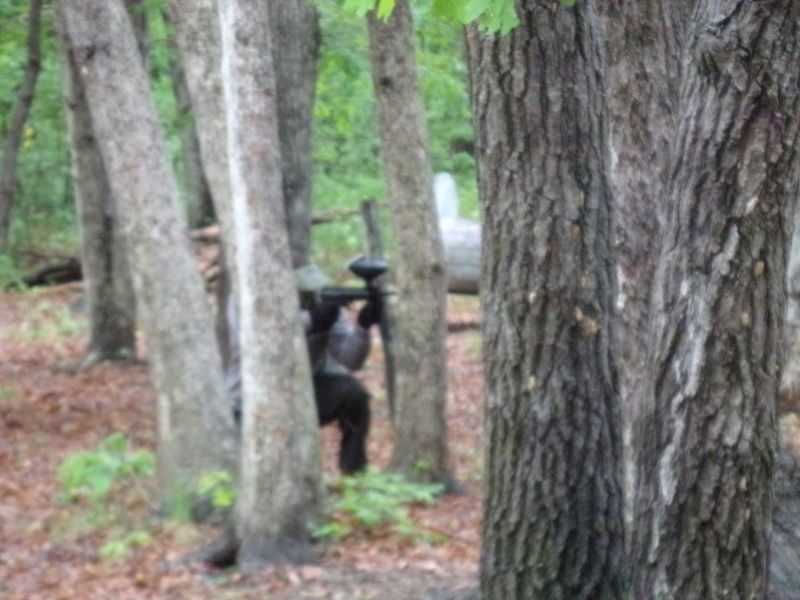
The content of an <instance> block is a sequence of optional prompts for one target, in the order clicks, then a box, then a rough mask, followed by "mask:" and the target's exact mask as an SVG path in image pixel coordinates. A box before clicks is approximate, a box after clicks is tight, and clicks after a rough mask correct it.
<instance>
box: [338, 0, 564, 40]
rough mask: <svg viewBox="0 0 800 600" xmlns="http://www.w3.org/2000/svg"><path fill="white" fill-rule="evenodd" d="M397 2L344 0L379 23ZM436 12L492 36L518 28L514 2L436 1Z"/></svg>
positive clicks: (483, 0)
mask: <svg viewBox="0 0 800 600" xmlns="http://www.w3.org/2000/svg"><path fill="white" fill-rule="evenodd" d="M576 2H577V0H561V4H563V5H564V6H574V5H575V4H576ZM394 3H395V0H344V6H345V8H346V9H348V10H350V11H353V12H354V13H355V14H357V15H359V16H363V15H364V14H365V13H367V12H368V11H370V10H373V9H374V10H375V12H376V14H377V15H378V18H379V19H388V18H389V16H390V15H391V14H392V9H394ZM433 9H434V12H435V13H436V14H437V15H438V16H441V17H445V18H447V19H451V20H453V21H457V22H459V23H471V22H472V21H479V22H480V24H481V27H482V28H483V29H484V30H486V31H488V32H491V33H495V32H499V33H501V34H502V35H505V34H506V33H508V32H509V31H511V30H512V29H514V27H516V26H517V25H518V24H519V19H518V18H517V13H516V10H515V9H514V0H434V2H433Z"/></svg>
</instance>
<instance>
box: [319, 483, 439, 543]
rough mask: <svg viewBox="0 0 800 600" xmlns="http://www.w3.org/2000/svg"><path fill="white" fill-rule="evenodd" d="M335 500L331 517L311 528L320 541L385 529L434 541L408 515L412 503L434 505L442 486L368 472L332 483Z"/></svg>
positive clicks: (433, 538) (407, 536) (434, 538)
mask: <svg viewBox="0 0 800 600" xmlns="http://www.w3.org/2000/svg"><path fill="white" fill-rule="evenodd" d="M333 488H334V490H335V492H336V496H337V497H336V500H335V501H334V503H333V510H332V516H331V518H330V519H329V520H328V521H326V522H325V523H321V524H317V525H314V526H313V527H312V534H313V535H314V536H315V537H317V538H320V539H329V540H330V539H333V540H338V539H342V538H345V537H347V536H349V535H351V534H353V533H356V532H359V531H360V532H365V533H376V532H377V531H379V530H386V529H388V530H389V531H391V532H392V533H396V534H398V535H401V536H403V537H406V538H409V539H412V540H423V541H437V540H436V536H433V535H431V534H430V533H427V532H425V531H424V530H422V529H421V528H420V527H418V526H417V525H416V524H415V523H414V522H413V521H412V520H411V517H410V516H409V514H408V508H409V506H411V505H414V504H433V502H434V501H435V500H436V496H437V495H438V494H440V493H441V492H442V491H443V489H444V487H443V486H441V485H439V484H429V483H415V482H412V481H409V480H407V479H406V478H405V477H404V476H403V475H402V474H400V473H381V472H379V471H376V470H374V469H368V470H367V471H365V472H364V473H360V474H357V475H348V476H342V477H340V478H338V479H337V480H336V482H334V484H333Z"/></svg>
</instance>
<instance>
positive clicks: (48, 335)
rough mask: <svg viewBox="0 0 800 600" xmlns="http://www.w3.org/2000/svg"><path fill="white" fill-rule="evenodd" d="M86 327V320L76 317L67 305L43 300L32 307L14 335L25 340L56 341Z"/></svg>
mask: <svg viewBox="0 0 800 600" xmlns="http://www.w3.org/2000/svg"><path fill="white" fill-rule="evenodd" d="M85 328H86V323H85V321H83V320H77V319H75V317H73V316H72V313H70V311H69V308H67V307H66V306H63V305H53V304H51V303H50V302H47V301H42V302H39V303H37V304H36V305H35V306H34V307H33V308H32V309H31V311H30V312H29V313H28V315H27V319H26V320H25V322H24V323H23V324H22V325H21V327H20V328H19V329H18V330H17V331H16V332H15V334H14V335H15V337H16V338H17V339H21V340H24V341H33V340H52V341H56V340H63V339H65V338H68V337H70V336H72V335H74V334H76V333H80V332H81V331H83V330H84V329H85Z"/></svg>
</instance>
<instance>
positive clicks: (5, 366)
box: [0, 284, 483, 600]
mask: <svg viewBox="0 0 800 600" xmlns="http://www.w3.org/2000/svg"><path fill="white" fill-rule="evenodd" d="M80 297H81V287H80V285H79V284H70V285H64V286H59V287H56V288H51V289H45V290H37V291H29V292H25V293H0V597H2V598H4V599H8V600H12V599H19V600H23V599H24V600H36V599H61V598H73V599H74V598H80V599H83V598H87V599H93V598H97V599H106V598H114V599H115V600H122V599H128V598H175V599H182V598H187V599H189V598H192V599H195V598H209V599H249V598H268V599H276V600H294V599H298V600H300V599H306V598H308V599H311V598H329V599H341V600H357V599H365V600H366V599H375V600H377V599H383V600H411V599H424V598H430V599H431V600H433V599H438V598H446V597H449V593H450V592H452V591H454V590H455V591H457V590H463V589H467V588H470V587H473V586H474V585H475V582H476V573H477V560H478V546H479V524H478V521H479V513H480V510H479V506H480V477H481V469H482V450H481V431H482V385H483V384H482V375H481V366H480V337H479V331H478V329H477V328H476V327H475V326H476V325H477V318H478V317H477V301H476V300H474V299H471V298H451V301H450V311H449V317H448V320H449V322H450V323H451V325H452V326H453V327H452V330H453V331H452V332H451V333H450V335H449V337H448V352H449V371H450V373H449V383H450V393H449V401H448V425H449V442H450V450H451V454H452V462H453V465H454V470H455V474H456V476H457V477H458V479H459V480H460V481H461V482H462V483H464V484H465V485H466V486H467V489H468V493H467V494H465V495H463V496H458V497H448V498H444V499H442V500H441V501H439V502H438V503H436V504H435V505H433V506H425V507H419V508H415V509H414V510H413V516H414V519H415V520H416V521H417V522H418V523H419V525H420V527H421V528H422V529H423V530H426V531H428V532H430V533H433V534H436V535H437V537H441V538H443V540H444V541H442V542H439V543H433V544H427V543H411V542H408V541H404V540H403V539H400V538H398V537H397V536H393V535H389V534H376V535H372V536H366V535H361V536H357V537H354V538H352V539H347V540H345V541H343V542H339V543H336V544H319V546H318V549H319V556H320V561H319V562H318V563H317V564H314V565H309V566H304V567H274V568H269V569H266V570H265V571H263V572H262V573H259V574H258V575H255V576H250V577H243V576H241V575H240V574H239V573H238V572H236V571H235V570H227V571H220V570H213V569H210V568H207V567H204V566H202V565H197V564H193V565H180V566H175V561H177V560H178V559H180V558H182V557H184V556H185V555H186V554H187V553H189V552H191V551H193V550H196V549H198V548H199V547H201V546H202V545H203V544H205V543H206V542H208V541H211V540H212V539H214V537H215V535H216V534H215V532H214V531H212V530H211V529H209V528H205V527H197V526H194V525H192V524H189V523H186V522H175V521H168V520H163V519H159V518H157V517H156V515H155V512H154V510H153V506H152V501H153V498H154V489H153V487H152V486H153V479H152V478H151V479H147V480H144V481H142V482H139V483H138V484H136V485H134V486H130V485H129V486H123V488H122V489H121V490H120V491H118V492H116V493H114V494H113V495H112V496H111V498H110V499H109V501H108V502H106V503H104V504H103V508H102V510H99V509H93V508H92V507H91V506H89V505H88V504H86V503H84V504H79V505H75V504H65V503H63V502H59V500H58V494H59V484H58V481H57V479H56V470H57V467H58V465H59V464H60V463H61V461H63V460H64V458H65V457H67V456H69V455H70V454H73V453H75V452H79V451H83V450H90V449H93V448H95V447H96V446H97V444H98V443H99V442H100V441H101V440H102V439H104V438H105V437H107V436H108V435H110V434H112V433H114V432H123V433H124V434H125V435H126V436H127V438H128V439H129V441H130V445H131V447H132V448H133V449H140V448H145V449H150V450H154V444H155V431H154V406H153V402H154V399H153V394H152V391H151V389H150V385H149V380H148V376H147V370H146V366H145V365H144V364H142V363H133V362H131V363H128V364H124V365H119V364H117V365H110V364H104V365H98V366H95V367H93V368H91V369H89V370H86V371H83V372H77V371H76V365H77V364H78V362H79V360H80V359H81V357H82V352H83V350H84V347H85V341H86V333H85V331H86V327H85V324H84V322H83V316H82V314H81V311H80V310H79V308H78V307H79V304H80ZM376 350H377V351H373V356H372V357H371V359H370V362H369V366H368V367H367V368H366V369H365V371H364V372H363V373H362V376H363V379H364V380H365V381H366V384H367V386H368V387H369V389H370V390H371V391H373V394H374V399H373V415H374V417H373V426H372V432H371V436H370V445H369V453H370V459H371V462H372V463H373V464H375V465H376V466H378V467H383V466H385V465H386V463H387V462H388V459H389V456H390V452H391V443H392V440H391V428H390V424H389V422H388V410H387V405H386V400H385V395H384V393H383V392H382V391H381V390H382V388H383V384H382V380H383V367H382V363H381V353H380V349H379V348H377V349H376ZM323 442H324V456H325V469H326V473H327V476H328V477H333V476H334V475H335V474H336V469H335V461H336V449H337V444H338V432H337V431H336V429H335V428H332V427H329V428H326V429H325V430H323ZM131 531H145V532H147V533H148V534H149V535H150V536H151V538H152V542H151V543H149V544H147V545H145V546H142V547H136V548H133V549H132V551H131V553H130V554H129V555H128V556H127V557H126V558H124V559H121V560H118V561H114V560H109V559H101V558H99V557H98V549H99V548H100V547H102V546H103V544H105V543H106V542H108V541H109V540H113V539H117V538H122V537H124V536H125V535H126V533H129V532H131Z"/></svg>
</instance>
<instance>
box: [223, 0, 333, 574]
mask: <svg viewBox="0 0 800 600" xmlns="http://www.w3.org/2000/svg"><path fill="white" fill-rule="evenodd" d="M269 17H270V15H269V11H268V10H267V9H266V7H265V6H264V5H263V3H261V2H260V1H259V0H222V1H221V2H220V23H221V31H222V38H221V39H222V82H223V92H224V97H225V106H226V107H227V112H226V116H227V127H226V129H227V132H228V137H227V151H228V157H229V163H228V164H229V167H230V181H231V190H232V195H231V198H230V202H231V209H232V210H231V213H232V215H233V231H234V232H235V234H236V240H237V242H236V248H237V254H236V257H235V259H236V263H237V269H236V271H237V273H238V277H239V280H238V292H239V308H240V315H241V318H240V328H239V347H240V352H241V372H242V391H243V393H242V396H243V406H242V449H241V471H240V472H241V481H240V488H241V489H240V494H239V500H238V504H237V507H236V533H237V535H238V537H239V539H240V540H241V546H240V549H239V566H240V567H241V568H242V569H244V570H246V571H250V570H254V569H256V568H258V567H259V566H261V565H262V564H264V563H265V562H268V561H287V560H288V561H292V562H299V561H305V560H308V559H309V558H310V545H309V536H308V532H307V521H308V519H310V518H311V517H313V516H314V515H315V513H316V512H317V511H318V509H319V503H320V500H321V495H322V489H321V481H322V472H321V460H320V445H319V434H318V421H317V413H316V406H315V404H314V397H313V391H312V387H311V373H310V366H309V361H308V351H307V349H306V344H305V337H304V335H303V331H302V326H301V322H300V317H299V315H300V308H299V303H298V298H297V294H296V293H295V286H294V277H293V275H292V271H291V257H290V252H289V240H288V234H287V230H286V220H285V213H284V205H283V194H282V187H281V156H280V144H279V135H278V121H277V111H276V102H277V101H276V97H277V92H276V88H275V76H274V72H273V68H272V58H271V57H272V40H271V35H270V26H269Z"/></svg>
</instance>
